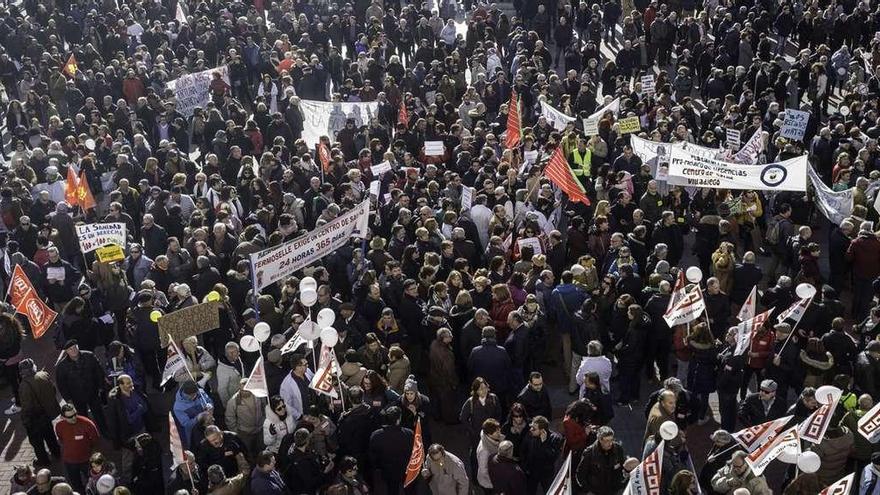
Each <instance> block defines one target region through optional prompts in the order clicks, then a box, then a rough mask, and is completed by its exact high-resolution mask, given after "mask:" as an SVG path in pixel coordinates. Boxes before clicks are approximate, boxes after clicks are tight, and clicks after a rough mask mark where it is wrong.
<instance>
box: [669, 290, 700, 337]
mask: <svg viewBox="0 0 880 495" xmlns="http://www.w3.org/2000/svg"><path fill="white" fill-rule="evenodd" d="M705 310H706V301H704V300H703V291H702V290H700V286H699V285H694V286H693V287H692V288H691V289H690V290H689V291H687V293H686V295H685V297H684V298H683V299H682V300H681V301H679V302H678V303H677V304H676V305H675V306H674V307H673V308H672V311H670V312H669V313H667V314H665V315H663V319H664V320H666V324H667V325H669V326H670V328H671V327H674V326H675V325H683V324H685V323H690V322H692V321H694V320H696V319H697V318H699V317H700V314H701V313H702V312H703V311H705Z"/></svg>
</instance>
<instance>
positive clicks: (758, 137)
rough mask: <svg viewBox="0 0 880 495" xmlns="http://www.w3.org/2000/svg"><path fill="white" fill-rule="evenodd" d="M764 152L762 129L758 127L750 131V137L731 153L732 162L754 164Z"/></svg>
mask: <svg viewBox="0 0 880 495" xmlns="http://www.w3.org/2000/svg"><path fill="white" fill-rule="evenodd" d="M763 152H764V131H763V130H761V129H760V128H759V129H757V130H756V131H755V132H753V133H752V137H750V138H749V140H748V141H746V144H744V145H742V148H740V150H739V151H737V152H736V154H735V155H733V159H732V160H731V161H733V162H734V163H743V164H755V163H758V157H759V156H761V153H763Z"/></svg>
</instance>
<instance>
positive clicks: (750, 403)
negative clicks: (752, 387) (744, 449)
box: [739, 380, 787, 427]
mask: <svg viewBox="0 0 880 495" xmlns="http://www.w3.org/2000/svg"><path fill="white" fill-rule="evenodd" d="M786 409H787V405H786V403H785V401H784V400H782V399H781V398H777V397H776V382H774V381H773V380H763V381H762V382H761V387H760V388H759V390H758V392H757V393H753V394H749V395H748V396H747V397H746V399H745V400H744V401H743V402H742V403H741V404H740V406H739V420H740V422H741V423H742V425H743V426H746V427H749V426H755V425H759V424H761V423H766V422H767V421H770V420H771V419H777V418H781V417H782V416H783V415H784V414H785V411H786Z"/></svg>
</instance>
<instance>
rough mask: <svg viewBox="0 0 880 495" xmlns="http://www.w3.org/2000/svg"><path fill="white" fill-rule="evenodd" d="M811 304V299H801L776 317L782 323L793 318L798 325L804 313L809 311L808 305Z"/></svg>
mask: <svg viewBox="0 0 880 495" xmlns="http://www.w3.org/2000/svg"><path fill="white" fill-rule="evenodd" d="M809 305H810V299H801V300H800V301H797V302H796V303H794V304H792V305H791V306H790V307H789V308H788V309H786V310H785V311H783V312H782V313H779V316H777V317H776V321H778V322H780V323H782V322H783V321H785V320H788V319H792V320H794V324H795V325H797V324H798V323H800V321H801V318H803V317H804V313H806V312H807V306H809Z"/></svg>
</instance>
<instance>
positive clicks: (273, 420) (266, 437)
mask: <svg viewBox="0 0 880 495" xmlns="http://www.w3.org/2000/svg"><path fill="white" fill-rule="evenodd" d="M265 409H266V410H265V412H266V419H265V421H263V444H264V445H265V446H266V450H271V451H272V452H275V453H276V454H277V453H278V448H279V447H280V446H281V440H283V439H284V437H285V435H287V434H288V433H293V432H294V431H295V430H296V421H294V419H293V415H291V414H288V415H287V416H286V417H285V418H284V419H281V418H280V417H278V413H276V412H275V411H273V410H272V408H271V406H270V405H269V404H266V408H265Z"/></svg>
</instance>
